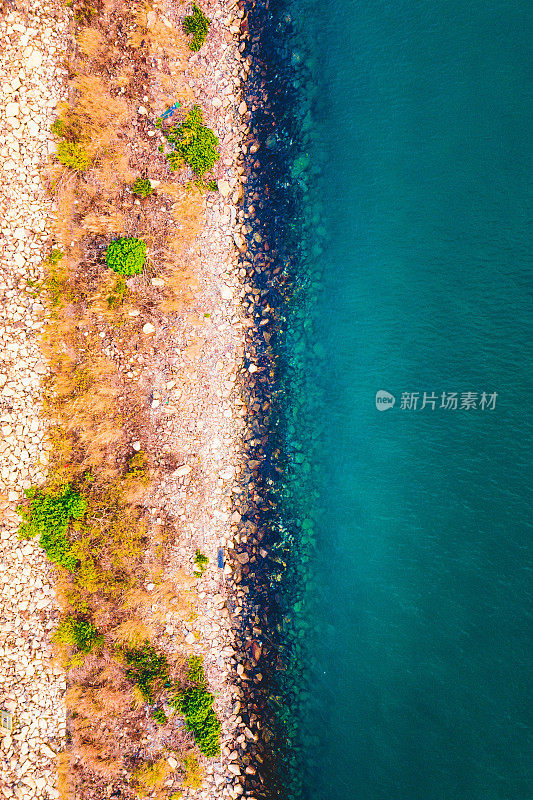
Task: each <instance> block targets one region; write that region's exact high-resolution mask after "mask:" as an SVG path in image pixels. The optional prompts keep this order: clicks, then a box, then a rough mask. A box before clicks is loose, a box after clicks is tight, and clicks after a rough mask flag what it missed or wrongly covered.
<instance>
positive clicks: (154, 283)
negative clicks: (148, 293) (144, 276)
mask: <svg viewBox="0 0 533 800" xmlns="http://www.w3.org/2000/svg"><path fill="white" fill-rule="evenodd" d="M151 283H152V286H166V283H165V281H164V280H163V278H152V280H151Z"/></svg>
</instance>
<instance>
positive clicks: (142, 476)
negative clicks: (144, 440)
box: [126, 450, 149, 485]
mask: <svg viewBox="0 0 533 800" xmlns="http://www.w3.org/2000/svg"><path fill="white" fill-rule="evenodd" d="M126 478H131V479H132V480H134V481H141V483H143V484H145V485H146V484H147V483H148V481H149V473H148V456H147V455H146V453H143V451H142V450H139V452H138V453H135V455H134V456H132V457H131V458H130V459H129V461H128V467H127V470H126Z"/></svg>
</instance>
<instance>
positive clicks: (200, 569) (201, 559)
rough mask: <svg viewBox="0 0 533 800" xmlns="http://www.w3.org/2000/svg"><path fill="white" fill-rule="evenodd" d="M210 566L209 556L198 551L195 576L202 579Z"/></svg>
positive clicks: (195, 557) (195, 560)
mask: <svg viewBox="0 0 533 800" xmlns="http://www.w3.org/2000/svg"><path fill="white" fill-rule="evenodd" d="M208 564H209V559H208V557H207V556H204V554H203V553H202V552H200V550H197V551H196V553H195V555H194V574H195V575H196V576H197V577H199V578H201V577H202V575H203V574H204V572H205V570H206V568H207V565H208Z"/></svg>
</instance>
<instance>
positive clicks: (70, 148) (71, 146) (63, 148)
mask: <svg viewBox="0 0 533 800" xmlns="http://www.w3.org/2000/svg"><path fill="white" fill-rule="evenodd" d="M56 155H57V158H58V160H59V161H60V162H61V163H62V164H64V165H65V166H66V167H70V169H75V170H78V171H79V172H84V171H85V170H86V169H89V167H90V166H91V157H90V155H89V154H88V153H87V151H86V150H84V148H83V147H82V145H81V144H78V143H77V142H67V141H64V140H63V141H62V142H59V143H58V145H57V153H56Z"/></svg>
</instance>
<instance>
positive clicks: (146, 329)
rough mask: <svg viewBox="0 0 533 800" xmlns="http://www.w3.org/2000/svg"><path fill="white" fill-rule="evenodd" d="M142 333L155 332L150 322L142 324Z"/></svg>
mask: <svg viewBox="0 0 533 800" xmlns="http://www.w3.org/2000/svg"><path fill="white" fill-rule="evenodd" d="M143 333H155V328H154V326H153V325H152V323H151V322H147V323H146V324H145V325H143Z"/></svg>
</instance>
